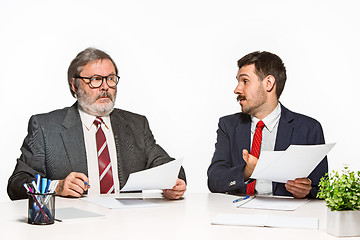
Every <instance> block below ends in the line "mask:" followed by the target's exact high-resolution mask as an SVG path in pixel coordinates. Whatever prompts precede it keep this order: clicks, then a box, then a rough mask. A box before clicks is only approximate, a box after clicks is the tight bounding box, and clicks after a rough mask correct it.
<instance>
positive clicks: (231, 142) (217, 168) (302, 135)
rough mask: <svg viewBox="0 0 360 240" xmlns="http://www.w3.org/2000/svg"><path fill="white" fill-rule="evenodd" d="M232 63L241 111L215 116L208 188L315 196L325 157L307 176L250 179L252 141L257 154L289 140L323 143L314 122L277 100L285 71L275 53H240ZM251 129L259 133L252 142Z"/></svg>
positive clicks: (284, 146)
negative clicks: (283, 180)
mask: <svg viewBox="0 0 360 240" xmlns="http://www.w3.org/2000/svg"><path fill="white" fill-rule="evenodd" d="M238 67H239V71H238V73H237V75H236V79H237V81H238V84H237V87H236V88H235V90H234V93H235V94H236V95H237V100H238V101H239V103H240V105H241V109H242V112H241V113H236V114H233V115H229V116H225V117H222V118H220V120H219V129H218V130H217V143H216V145H215V153H214V156H213V158H212V162H211V165H210V167H209V169H208V187H209V189H210V191H212V192H221V193H226V192H228V193H242V194H254V193H256V194H267V195H271V194H273V195H283V196H293V197H295V198H315V197H316V194H317V192H318V184H319V181H320V178H321V177H322V176H324V175H325V173H326V172H327V171H328V164H327V158H326V157H325V158H324V159H323V160H322V161H321V162H320V164H319V165H318V166H317V167H316V168H315V169H314V171H313V172H312V173H311V174H310V175H309V176H308V178H298V179H289V181H288V182H287V183H286V184H283V183H276V182H271V181H265V180H261V179H260V180H259V179H257V180H256V181H254V180H253V179H250V176H251V174H252V172H253V171H254V168H255V166H256V163H257V157H254V156H252V155H250V154H249V152H250V149H251V153H253V150H252V147H253V145H254V146H255V145H258V146H259V145H260V149H259V148H258V147H257V149H259V150H258V151H255V150H254V151H255V152H257V153H256V154H254V155H258V154H259V151H260V155H261V151H264V150H265V151H273V150H275V151H283V150H286V149H287V148H288V147H289V146H290V145H312V144H323V143H325V140H324V134H323V131H322V128H321V125H320V123H319V122H318V121H316V120H315V119H312V118H310V117H307V116H304V115H301V114H298V113H295V112H292V111H290V110H288V109H287V108H285V107H284V106H283V105H282V104H281V103H280V102H279V98H280V95H281V93H282V91H283V89H284V85H285V81H286V70H285V66H284V64H283V62H282V60H281V59H280V58H279V57H278V56H276V55H275V54H272V53H269V52H253V53H250V54H248V55H246V56H244V57H243V58H241V59H240V60H239V61H238ZM258 123H259V124H258ZM260 123H261V124H260ZM258 126H260V127H259V128H258V129H257V127H258ZM261 129H262V130H261ZM256 131H258V132H259V134H258V136H259V135H262V137H261V138H257V137H256V138H255V139H257V141H255V142H256V143H254V142H253V139H254V135H255V134H256V133H255V132H256ZM259 139H262V140H261V141H260V140H259ZM251 143H252V144H251ZM254 188H255V189H254Z"/></svg>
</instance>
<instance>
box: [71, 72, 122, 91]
mask: <svg viewBox="0 0 360 240" xmlns="http://www.w3.org/2000/svg"><path fill="white" fill-rule="evenodd" d="M110 76H115V77H116V84H115V86H110V85H109V83H108V77H110ZM93 77H101V84H100V85H99V86H98V87H95V86H93V84H92V81H91V79H92V78H93ZM75 78H80V79H83V80H84V79H88V80H89V82H86V81H85V83H87V84H89V85H90V86H91V87H92V88H99V87H101V85H103V83H104V78H105V79H106V84H107V85H108V86H109V87H110V88H115V87H116V86H117V85H118V83H119V80H120V76H118V75H116V74H110V75H108V76H101V75H93V76H91V77H81V76H75Z"/></svg>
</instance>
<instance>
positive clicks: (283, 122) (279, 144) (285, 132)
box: [273, 105, 294, 192]
mask: <svg viewBox="0 0 360 240" xmlns="http://www.w3.org/2000/svg"><path fill="white" fill-rule="evenodd" d="M293 131H294V116H293V115H292V113H291V112H290V111H289V110H288V109H287V108H285V107H284V106H283V105H281V117H280V121H279V126H278V131H277V136H276V142H275V149H274V150H275V151H285V150H286V149H287V148H288V147H289V145H290V143H291V137H292V134H293ZM276 187H277V183H276V182H273V192H275V191H276Z"/></svg>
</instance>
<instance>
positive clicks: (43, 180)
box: [41, 178, 47, 194]
mask: <svg viewBox="0 0 360 240" xmlns="http://www.w3.org/2000/svg"><path fill="white" fill-rule="evenodd" d="M46 187H47V178H42V180H41V193H42V194H44V193H45V192H46Z"/></svg>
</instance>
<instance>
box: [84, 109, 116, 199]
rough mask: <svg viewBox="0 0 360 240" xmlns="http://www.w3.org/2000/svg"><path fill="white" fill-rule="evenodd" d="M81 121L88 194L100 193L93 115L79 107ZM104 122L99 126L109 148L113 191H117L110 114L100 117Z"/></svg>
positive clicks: (114, 148) (114, 149)
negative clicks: (88, 185)
mask: <svg viewBox="0 0 360 240" xmlns="http://www.w3.org/2000/svg"><path fill="white" fill-rule="evenodd" d="M79 113H80V118H81V122H82V125H83V132H84V141H85V150H86V157H87V166H88V174H89V176H88V178H89V184H90V186H91V187H90V188H89V190H88V195H99V194H100V181H99V163H98V157H97V148H96V126H95V125H94V120H95V119H96V117H95V116H92V115H90V114H87V113H86V112H84V111H82V110H80V109H79ZM101 118H102V119H103V121H104V123H105V124H104V123H102V124H101V128H102V130H103V132H104V134H105V137H106V142H107V145H108V149H109V154H110V161H111V168H112V174H113V178H114V185H115V193H118V192H119V189H120V187H119V185H120V184H119V178H118V164H117V155H116V147H115V140H114V134H113V131H112V128H111V122H110V116H104V117H101Z"/></svg>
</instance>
